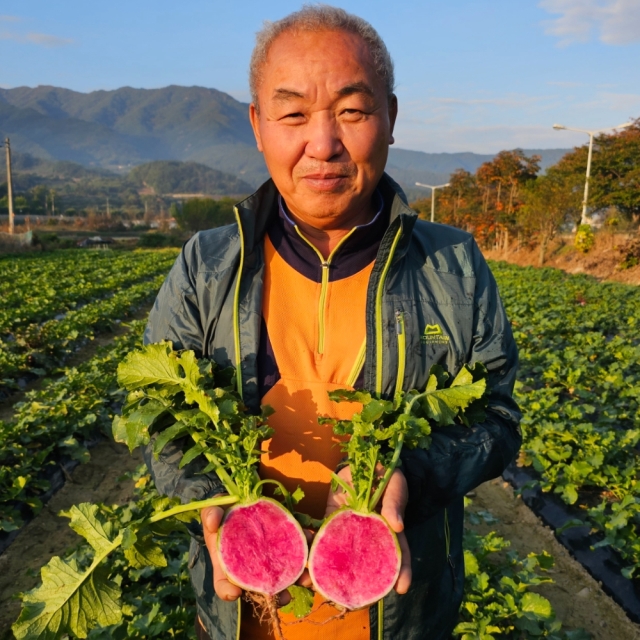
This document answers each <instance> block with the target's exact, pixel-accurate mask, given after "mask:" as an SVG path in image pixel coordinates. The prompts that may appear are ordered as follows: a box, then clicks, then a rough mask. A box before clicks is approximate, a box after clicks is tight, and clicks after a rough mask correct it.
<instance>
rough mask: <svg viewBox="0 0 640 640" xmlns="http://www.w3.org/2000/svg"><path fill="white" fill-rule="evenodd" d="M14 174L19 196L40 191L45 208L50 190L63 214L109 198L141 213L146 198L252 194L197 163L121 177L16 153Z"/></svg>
mask: <svg viewBox="0 0 640 640" xmlns="http://www.w3.org/2000/svg"><path fill="white" fill-rule="evenodd" d="M13 168H14V174H13V182H14V187H15V192H16V194H17V195H19V194H25V193H26V192H30V193H31V196H32V197H33V196H34V194H35V193H36V191H38V190H40V193H39V195H38V196H37V198H39V199H40V200H42V201H43V202H44V197H45V194H46V193H50V190H52V189H53V190H55V193H56V203H57V207H58V210H61V211H64V210H67V209H70V208H71V209H77V210H80V209H85V208H87V207H92V208H99V209H102V208H104V207H106V202H107V198H108V199H109V202H110V205H111V207H116V208H117V207H125V206H133V207H137V208H144V206H145V205H144V200H145V198H146V197H147V196H150V195H154V196H155V195H157V196H163V195H167V194H174V193H175V194H182V193H198V194H203V195H209V196H216V195H229V196H234V197H240V196H244V195H248V194H250V193H251V192H252V191H253V187H252V186H251V185H249V184H247V183H246V182H244V181H243V180H240V179H239V178H237V177H236V176H233V175H230V174H228V173H223V172H221V171H217V170H216V169H212V168H211V167H207V166H205V165H202V164H198V163H196V162H178V161H164V162H163V161H156V162H151V163H147V164H141V165H139V166H137V167H135V168H134V169H132V170H131V171H130V172H128V173H125V174H122V173H114V172H112V171H108V170H106V169H96V168H87V167H83V166H82V165H80V164H77V163H75V162H71V161H68V160H43V159H41V158H36V157H34V156H32V155H30V154H23V153H15V154H13ZM0 175H2V174H0ZM36 187H37V189H35V188H36ZM43 188H44V190H42V189H43ZM5 193H6V183H4V182H3V180H2V178H0V198H1V197H2V196H4V195H5ZM48 197H49V198H50V196H48ZM147 199H148V198H147ZM152 200H153V201H155V200H156V198H152Z"/></svg>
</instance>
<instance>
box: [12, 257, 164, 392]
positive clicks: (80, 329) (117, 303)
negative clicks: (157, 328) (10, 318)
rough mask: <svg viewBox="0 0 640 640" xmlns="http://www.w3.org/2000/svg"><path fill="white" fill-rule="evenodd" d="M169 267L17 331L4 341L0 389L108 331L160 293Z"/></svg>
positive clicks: (41, 371) (54, 363) (44, 369)
mask: <svg viewBox="0 0 640 640" xmlns="http://www.w3.org/2000/svg"><path fill="white" fill-rule="evenodd" d="M166 269H167V267H166V266H165V269H164V270H163V271H162V272H161V273H159V274H157V275H152V276H150V277H149V278H145V279H143V280H142V281H139V282H136V283H135V284H131V285H127V286H122V287H118V288H117V289H116V291H115V293H113V295H111V296H109V297H107V298H102V299H99V300H95V301H93V302H90V303H88V304H86V305H84V306H82V307H80V308H79V309H75V310H73V311H69V312H68V313H67V314H66V315H65V316H64V317H62V318H60V319H58V320H56V319H53V320H47V321H46V322H44V323H42V324H31V325H28V326H27V327H26V328H24V329H21V330H16V332H15V333H14V334H13V335H12V339H11V340H8V339H7V340H5V341H2V340H0V390H1V389H2V387H3V386H6V387H11V386H12V385H13V384H15V383H14V382H13V379H14V378H16V377H17V376H19V375H20V374H24V373H26V372H31V373H35V374H37V375H45V374H47V373H49V372H51V371H52V370H53V369H54V368H55V367H57V366H60V365H61V364H62V363H63V362H64V360H65V358H66V357H68V355H69V354H70V353H71V352H72V350H73V348H74V347H75V346H76V345H77V344H79V343H81V342H83V341H85V340H88V339H92V338H93V337H94V335H95V334H96V333H99V332H102V331H107V330H109V329H111V328H112V327H113V325H114V324H116V323H117V322H119V321H120V320H121V319H122V318H126V317H127V316H128V315H129V314H130V313H132V312H133V311H135V309H136V308H137V307H139V306H140V305H141V304H142V303H144V302H145V301H147V300H150V299H152V298H153V296H155V295H156V293H157V291H158V289H159V288H160V285H161V284H162V282H163V280H164V278H165V277H166Z"/></svg>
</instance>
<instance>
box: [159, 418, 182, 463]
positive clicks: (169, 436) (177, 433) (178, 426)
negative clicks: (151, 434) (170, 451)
mask: <svg viewBox="0 0 640 640" xmlns="http://www.w3.org/2000/svg"><path fill="white" fill-rule="evenodd" d="M187 433H189V427H188V425H186V424H184V423H183V422H176V423H175V424H173V425H171V426H170V427H167V428H166V429H164V430H163V431H161V432H160V433H159V434H158V435H157V436H156V438H155V440H154V441H153V455H154V456H155V457H156V458H157V457H158V456H159V455H160V452H161V451H162V450H163V449H164V448H165V446H166V445H167V444H168V443H169V442H171V441H172V440H175V439H176V438H180V437H182V436H184V435H185V434H187Z"/></svg>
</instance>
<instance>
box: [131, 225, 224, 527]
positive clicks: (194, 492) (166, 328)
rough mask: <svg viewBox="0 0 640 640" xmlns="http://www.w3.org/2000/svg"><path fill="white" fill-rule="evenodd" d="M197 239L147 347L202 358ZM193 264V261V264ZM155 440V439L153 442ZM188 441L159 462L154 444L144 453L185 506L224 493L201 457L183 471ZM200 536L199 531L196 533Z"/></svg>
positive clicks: (168, 290)
mask: <svg viewBox="0 0 640 640" xmlns="http://www.w3.org/2000/svg"><path fill="white" fill-rule="evenodd" d="M194 244H195V236H194V238H192V239H191V240H190V241H189V242H187V244H186V245H185V246H184V248H183V250H182V252H181V253H180V255H179V256H178V259H177V260H176V262H175V264H174V265H173V267H172V269H171V271H170V272H169V275H168V276H167V279H166V280H165V281H164V284H163V285H162V287H161V288H160V292H159V293H158V297H157V298H156V301H155V304H154V305H153V308H152V310H151V312H150V314H149V320H148V322H147V327H146V330H145V333H144V344H150V343H155V342H161V341H162V340H171V342H173V347H174V349H192V350H193V351H195V352H196V355H198V356H200V355H201V354H202V350H203V349H202V345H203V339H204V337H203V330H202V323H201V321H200V312H199V309H198V301H197V297H196V289H195V282H194V280H193V276H192V274H191V273H190V269H189V256H193V252H194V251H195V246H194ZM192 262H193V260H192ZM153 437H154V436H152V438H153ZM187 444H188V443H187V442H186V440H175V441H173V442H170V443H169V444H167V446H165V447H164V449H163V450H162V452H161V453H160V455H159V456H158V457H157V458H156V457H155V456H154V454H153V451H152V446H153V442H151V443H150V444H149V445H147V447H146V449H145V451H144V460H145V463H146V464H147V467H148V468H149V471H150V472H151V476H152V477H153V481H154V482H155V485H156V488H157V489H158V491H159V492H160V493H161V494H163V495H167V496H170V497H173V496H178V497H179V498H180V499H181V501H182V502H183V503H185V502H191V501H192V500H204V499H205V498H209V497H212V496H215V495H216V494H219V493H223V492H224V491H225V490H224V487H223V485H222V483H221V482H220V480H219V479H218V477H217V476H216V475H215V474H212V473H208V474H202V473H200V471H201V470H202V469H203V468H204V466H205V464H206V461H204V460H201V458H202V456H199V457H198V458H196V459H195V460H193V461H192V462H190V463H189V464H187V465H186V466H185V467H183V468H182V469H179V468H178V464H179V462H180V459H181V457H182V451H183V447H184V446H187ZM192 533H195V534H196V535H197V534H198V533H199V532H198V531H195V530H194V531H192Z"/></svg>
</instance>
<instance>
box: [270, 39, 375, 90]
mask: <svg viewBox="0 0 640 640" xmlns="http://www.w3.org/2000/svg"><path fill="white" fill-rule="evenodd" d="M319 84H321V85H323V86H324V87H326V88H327V89H329V90H330V91H334V92H339V91H343V90H345V88H348V87H360V88H363V89H364V90H365V92H369V93H371V94H378V93H382V94H385V93H386V87H385V83H384V80H383V79H382V78H381V77H380V76H379V75H378V74H377V73H376V70H375V66H374V62H373V56H372V55H371V52H370V50H369V47H368V46H367V43H366V42H365V41H364V39H363V38H362V37H361V36H359V35H358V34H354V33H351V32H348V31H328V30H323V31H307V30H305V31H300V30H296V31H293V30H291V31H286V32H284V33H282V34H280V35H279V36H278V37H277V38H275V39H274V41H273V42H272V44H271V46H270V47H269V51H268V52H267V57H266V60H265V61H264V63H263V64H262V68H261V72H260V82H259V84H258V95H259V99H260V101H261V102H262V101H264V100H265V99H266V100H272V99H274V98H276V99H277V98H278V96H282V95H285V94H286V92H287V91H289V92H293V93H292V94H290V95H293V94H294V93H296V92H297V93H301V94H308V93H309V92H313V90H314V88H315V87H316V86H317V85H319ZM347 90H348V89H347Z"/></svg>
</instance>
